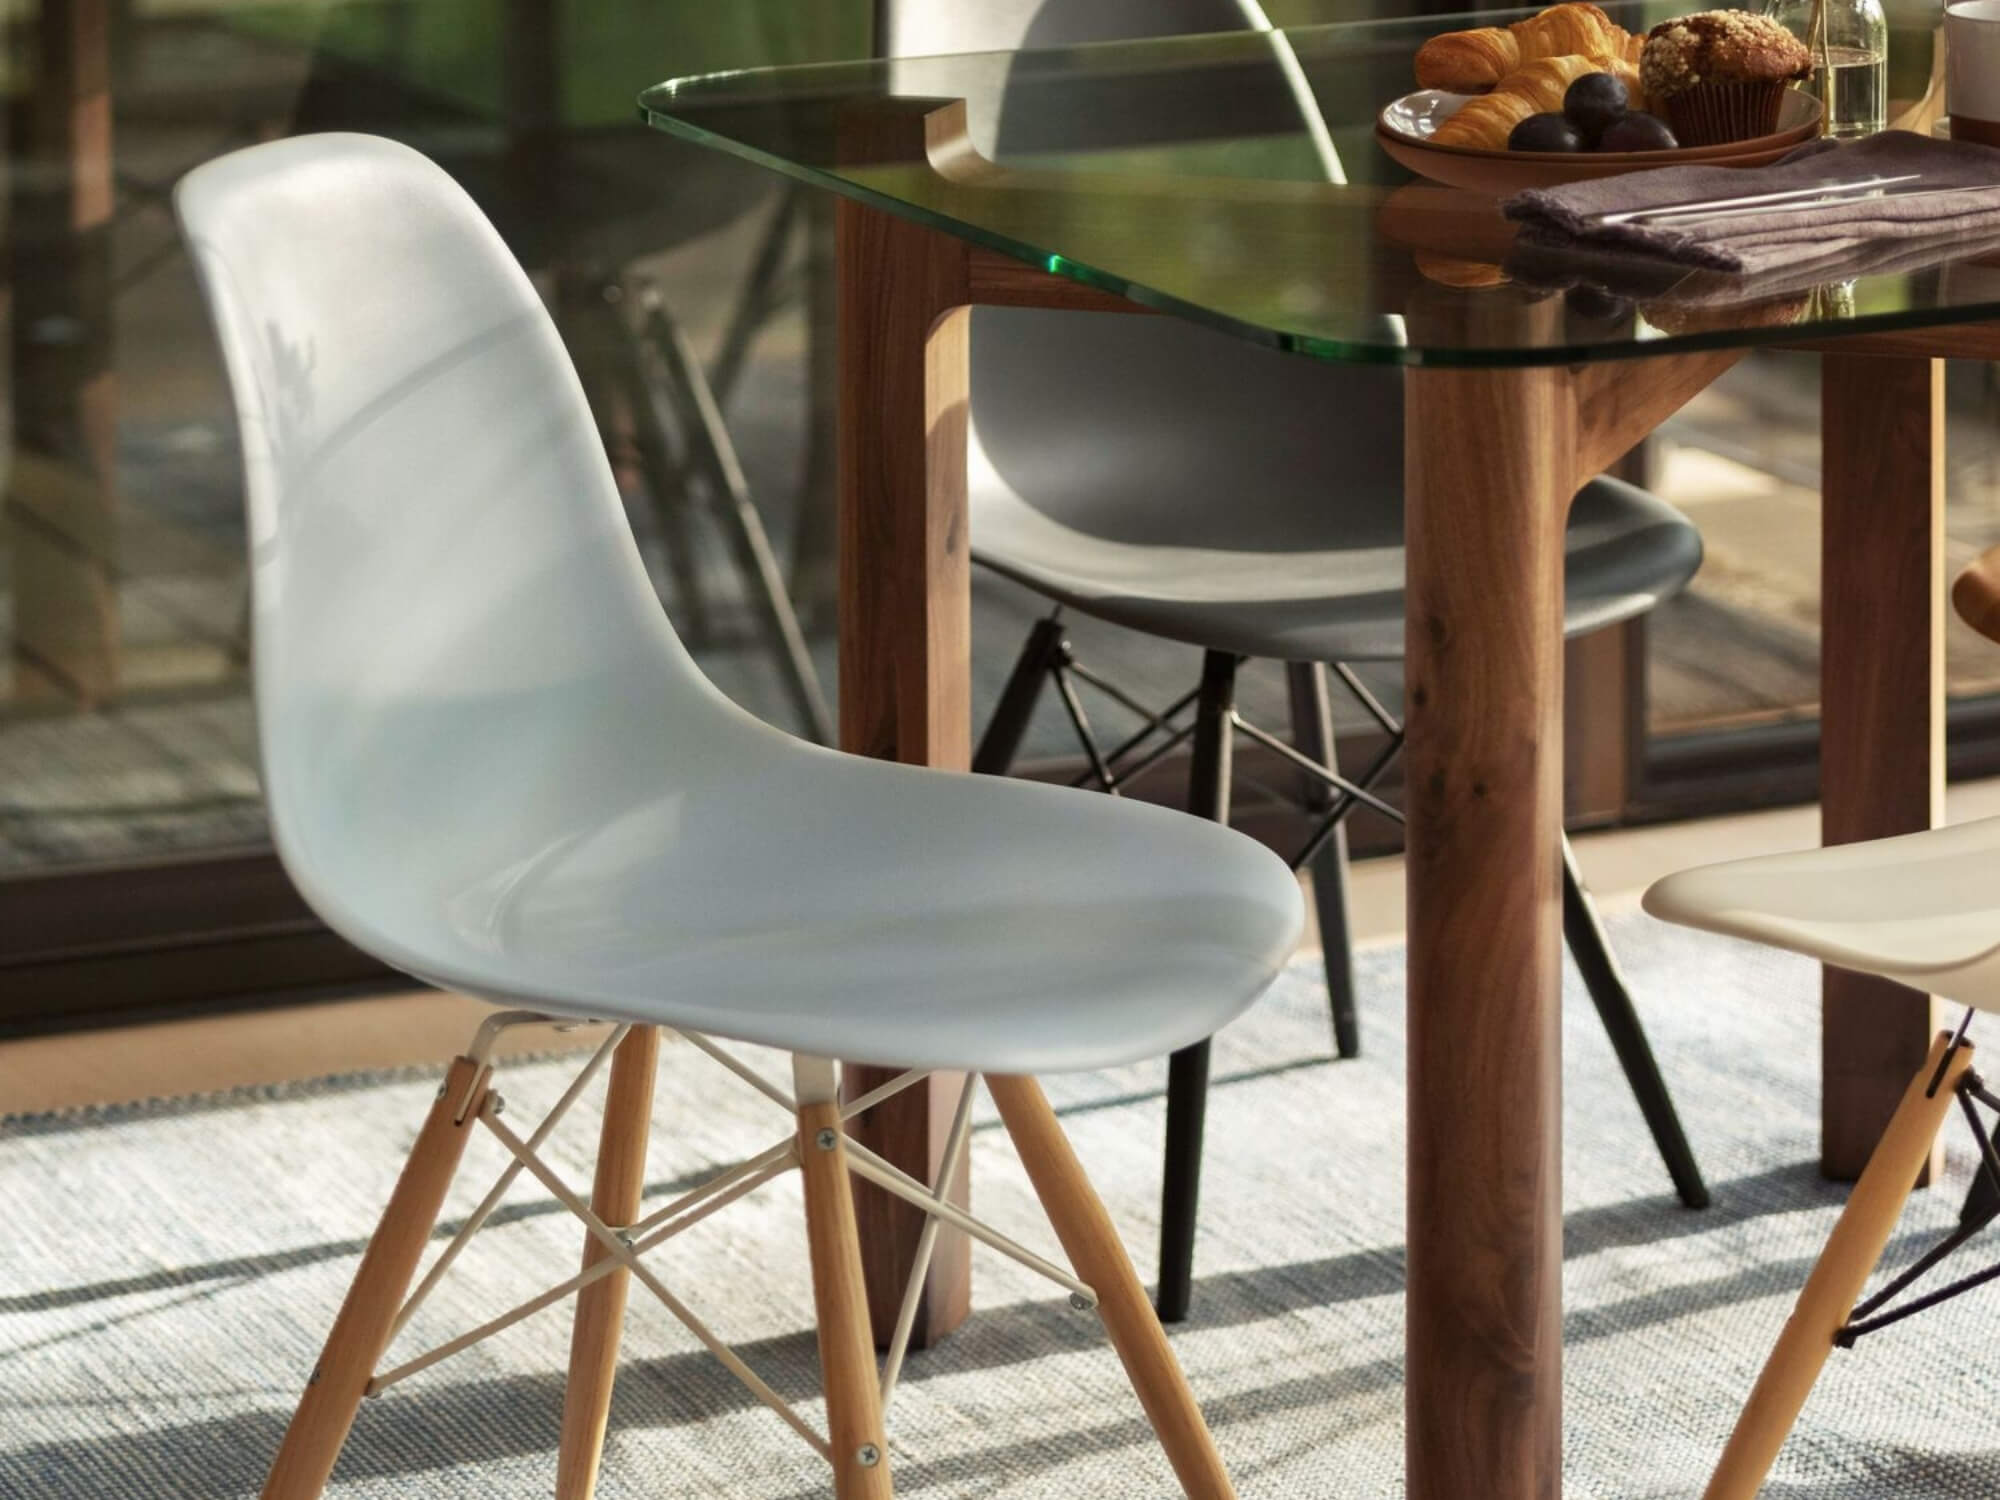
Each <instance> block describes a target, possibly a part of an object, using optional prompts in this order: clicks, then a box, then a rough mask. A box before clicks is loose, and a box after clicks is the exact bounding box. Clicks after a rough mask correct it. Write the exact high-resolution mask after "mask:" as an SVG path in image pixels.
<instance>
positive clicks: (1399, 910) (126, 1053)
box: [0, 780, 2000, 1115]
mask: <svg viewBox="0 0 2000 1500" xmlns="http://www.w3.org/2000/svg"><path fill="white" fill-rule="evenodd" d="M1948 801H1949V806H1948V813H1949V817H1950V819H1951V821H1953V822H1963V821H1965V820H1967V819H1971V818H1982V817H1993V816H2000V780H1992V781H1979V782H1970V783H1965V784H1962V785H1958V786H1954V787H1952V788H1951V791H1950V794H1949V799H1948ZM1818 836H1819V816H1818V809H1816V808H1813V807H1793V808H1780V809H1776V810H1774V811H1769V812H1759V813H1747V814H1738V815H1734V816H1731V817H1727V818H1715V819H1704V820H1700V821H1695V822H1687V823H1669V824H1661V825H1658V826H1655V827H1648V828H1633V829H1615V830H1611V831H1608V832H1600V833H1592V834H1586V835H1583V836H1581V837H1579V838H1578V839H1577V841H1576V849H1577V856H1578V858H1579V860H1580V861H1581V862H1582V865H1583V871H1584V879H1585V880H1586V881H1587V882H1588V884H1589V886H1590V888H1591V890H1592V891H1593V892H1594V893H1595V895H1596V897H1597V900H1598V903H1599V905H1600V907H1601V908H1602V909H1603V910H1604V911H1605V913H1606V914H1607V915H1617V914H1619V913H1621V912H1625V911H1629V910H1631V909H1633V908H1634V907H1636V906H1637V904H1638V901H1639V897H1640V895H1641V893H1642V892H1643V891H1644V890H1645V888H1646V887H1647V886H1648V885H1650V884H1651V883H1652V882H1653V881H1655V880H1657V879H1659V878H1660V877H1661V876H1662V875H1665V874H1668V873H1670V872H1671V871H1674V870H1678V869H1683V868H1686V867H1687V866H1689V865H1695V864H1701V863H1704V862H1708V861H1712V860H1717V859H1729V858H1733V857H1738V856H1742V855H1750V854H1761V853H1767V852H1771V851H1775V850H1780V849H1799V848H1806V847H1809V846H1811V845H1812V844H1813V843H1814V842H1815V841H1816V840H1817V838H1818ZM1350 901H1351V904H1352V905H1351V910H1352V916H1353V922H1354V931H1355V935H1356V943H1357V946H1358V947H1372V946H1379V945H1381V944H1384V943H1394V942H1400V941H1401V939H1402V935H1403V861H1402V860H1401V858H1399V857H1398V858H1382V859H1370V860H1363V861H1360V862H1359V863H1357V864H1356V865H1355V866H1354V869H1353V873H1352V880H1351V884H1350ZM1308 910H1309V911H1310V905H1308ZM1302 947H1303V948H1305V949H1311V950H1314V951H1317V948H1318V937H1317V935H1316V934H1315V933H1314V932H1312V931H1311V930H1310V929H1309V930H1308V931H1307V933H1306V936H1305V940H1304V942H1303V944H1302ZM487 1009H488V1008H487V1007H486V1006H485V1005H483V1004H482V1003H481V1002H479V1001H476V1000H472V999H468V998H467V997H465V996H462V995H449V994H441V993H439V992H437V991H434V990H419V991H411V992H406V993H396V994H383V995H362V996H355V997H351V998H347V999H340V1000H328V1001H322V1002H320V1003H317V1004H313V1005H302V1006H287V1007H284V1008H281V1009H274V1010H270V1011H262V1012H258V1011H252V1012H248V1013H244V1014H239V1015H228V1016H213V1017H200V1018H194V1019H188V1020H179V1021H168V1022H161V1023H157V1024H154V1025H147V1026H132V1027H122V1028H114V1029H110V1030H105V1031H93V1032H87V1033H82V1034H78V1035H69V1036H51V1037H35V1038H29V1039H25V1040H18V1041H0V1115H6V1114H35V1113H40V1112H43V1111H47V1110H64V1109H74V1108H81V1107H86V1106H90V1105H99V1104H122V1103H129V1102H132V1101H136V1100H141V1099H152V1098H168V1097H177V1096H180V1095H187V1094H206V1093H212V1092H215V1091H218V1090H222V1089H229V1088H237V1087H241V1086H244V1085H257V1084H275V1083H285V1082H291V1081H294V1080H298V1079H304V1078H315V1077H323V1076H329V1075H335V1074H346V1073H357V1072H366V1071H372V1070H377V1069H382V1068H391V1067H398V1066H402V1065H406V1064H422V1063H440V1064H441V1063H443V1062H444V1061H445V1060H447V1059H448V1058H450V1057H451V1056H452V1055H453V1054H454V1053H455V1052H457V1051H458V1049H459V1048H460V1047H462V1046H463V1045H464V1043H465V1040H466V1038H467V1037H468V1036H469V1035H470V1034H471V1032H472V1030H473V1028H474V1027H476V1026H477V1025H478V1024H479V1019H480V1018H481V1017H482V1016H483V1015H485V1014H486V1013H487ZM595 1035H597V1033H596V1032H595V1030H594V1029H592V1028H588V1027H585V1028H579V1029H578V1031H577V1032H576V1033H574V1034H573V1036H572V1038H571V1039H572V1040H573V1041H574V1042H575V1044H576V1045H577V1046H579V1047H582V1046H585V1045H589V1044H590V1043H591V1040H592V1038H593V1037H594V1036H595ZM512 1045H513V1046H514V1047H517V1048H527V1047H533V1048H535V1049H537V1050H542V1051H546V1050H547V1049H548V1040H547V1037H546V1035H545V1034H544V1035H543V1036H542V1037H540V1038H539V1039H538V1040H528V1041H521V1042H517V1043H514V1044H512ZM501 1051H502V1055H506V1053H507V1051H508V1046H507V1045H506V1044H504V1043H503V1047H502V1049H501Z"/></svg>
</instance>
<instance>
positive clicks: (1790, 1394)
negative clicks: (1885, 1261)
mask: <svg viewBox="0 0 2000 1500" xmlns="http://www.w3.org/2000/svg"><path fill="white" fill-rule="evenodd" d="M1950 1042H1951V1037H1950V1034H1949V1033H1940V1034H1939V1035H1938V1036H1937V1037H1936V1038H1935V1039H1934V1040H1933V1041H1932V1043H1931V1048H1930V1052H1929V1054H1928V1055H1927V1056H1926V1057H1925V1059H1924V1062H1923V1065H1922V1066H1921V1067H1919V1068H1918V1069H1917V1071H1916V1073H1915V1075H1914V1076H1913V1077H1911V1079H1910V1080H1909V1083H1908V1085H1907V1087H1906V1088H1905V1089H1904V1090H1903V1096H1902V1098H1901V1100H1900V1101H1899V1102H1898V1104H1897V1106H1896V1112H1895V1116H1894V1118H1893V1119H1891V1121H1890V1122H1889V1128H1888V1129H1887V1130H1886V1131H1885V1132H1884V1133H1883V1136H1882V1139H1881V1142H1880V1144H1879V1145H1877V1147H1876V1148H1875V1152H1874V1155H1872V1156H1871V1157H1870V1158H1869V1160H1868V1166H1867V1169H1866V1170H1865V1171H1863V1172H1862V1174H1861V1180H1860V1181H1859V1182H1857V1183H1856V1184H1855V1185H1854V1191H1853V1193H1852V1194H1850V1195H1849V1197H1848V1200H1847V1207H1846V1208H1844V1209H1843V1210H1841V1215H1840V1219H1839V1222H1838V1223H1836V1224H1835V1225H1834V1226H1833V1233H1832V1234H1831V1235H1830V1236H1828V1238H1827V1242H1826V1248H1825V1249H1823V1250H1822V1251H1820V1256H1819V1260H1818V1261H1817V1262H1816V1263H1815V1264H1814V1266H1813V1270H1812V1275H1811V1276H1809V1277H1808V1278H1807V1279H1806V1284H1805V1289H1804V1290H1803V1291H1801V1292H1800V1293H1799V1300H1798V1305H1797V1306H1796V1307H1795V1308H1794V1309H1793V1310H1792V1315H1791V1317H1790V1319H1788V1320H1787V1321H1786V1323H1785V1328H1784V1332H1783V1333H1781V1334H1779V1335H1778V1342H1777V1346H1776V1347H1775V1348H1773V1349H1772V1351H1771V1357H1770V1359H1769V1360H1768V1361H1766V1363H1765V1365H1764V1370H1763V1373H1762V1374H1761V1375H1759V1376H1758V1378H1757V1384H1756V1387H1755V1388H1754V1389H1753V1390H1752V1391H1751V1393H1750V1399H1749V1401H1748V1402H1747V1403H1746V1404H1745V1405H1744V1408H1743V1414H1742V1416H1741V1417H1740V1418H1738V1420H1737V1423H1736V1430H1735V1431H1734V1432H1733V1433H1731V1434H1730V1438H1729V1443H1728V1446H1727V1447H1725V1448H1724V1449H1723V1452H1722V1459H1721V1462H1720V1463H1718V1464H1717V1465H1716V1469H1715V1473H1714V1475H1713V1477H1711V1478H1710V1480H1709V1483H1708V1488H1707V1490H1706V1491H1704V1500H1756V1495H1757V1491H1758V1490H1759V1489H1760V1488H1762V1487H1763V1483H1764V1479H1765V1476H1766V1475H1768V1474H1769V1473H1770V1472H1771V1465H1772V1464H1773V1463H1774V1462H1776V1461H1777V1457H1778V1450H1779V1449H1780V1448H1782V1447H1783V1446H1784V1443H1785V1438H1786V1436H1787V1435H1788V1434H1789V1433H1790V1432H1791V1430H1792V1425H1793V1424H1794V1423H1795V1422H1797V1421H1798V1418H1799V1412H1800V1411H1801V1410H1802V1409H1803V1408H1804V1406H1805V1404H1806V1397H1807V1396H1809V1395H1810V1394H1811V1393H1812V1388H1813V1383H1814V1382H1815V1381H1817V1380H1818V1379H1819V1373H1820V1371H1821V1369H1822V1368H1824V1367H1825V1365H1826V1361H1827V1356H1828V1355H1830V1354H1832V1353H1833V1348H1834V1344H1833V1337H1834V1335H1835V1334H1836V1333H1838V1332H1839V1331H1840V1329H1841V1328H1842V1327H1843V1326H1844V1325H1845V1324H1846V1322H1847V1320H1848V1318H1849V1316H1850V1315H1851V1314H1852V1313H1853V1311H1854V1305H1855V1303H1857V1302H1858V1301H1860V1299H1861V1293H1862V1290H1863V1288H1865V1287H1866V1286H1867V1284H1868V1277H1869V1275H1870V1274H1871V1273H1872V1272H1873V1271H1874V1269H1875V1266H1876V1263H1877V1262H1879V1261H1880V1260H1881V1259H1882V1251H1883V1249H1884V1247H1885V1246H1887V1245H1888V1243H1889V1236H1890V1234H1891V1233H1893V1232H1894V1230H1895V1228H1896V1221H1897V1220H1898V1219H1899V1218H1900V1217H1901V1216H1902V1212H1903V1205H1904V1203H1906V1202H1907V1201H1908V1199H1909V1196H1910V1189H1911V1187H1912V1185H1914V1184H1915V1182H1916V1180H1917V1174H1918V1173H1919V1172H1921V1171H1923V1170H1924V1169H1925V1168H1926V1167H1927V1165H1928V1164H1929V1162H1930V1159H1931V1157H1932V1155H1933V1153H1934V1151H1935V1150H1936V1145H1937V1141H1938V1139H1939V1136H1940V1133H1941V1127H1942V1126H1943V1124H1944V1117H1945V1115H1946V1114H1947V1113H1948V1112H1949V1111H1950V1109H1951V1107H1952V1103H1953V1097H1954V1090H1955V1089H1956V1088H1957V1085H1958V1081H1959V1079H1960V1078H1961V1077H1963V1076H1964V1074H1965V1070H1966V1069H1967V1068H1968V1067H1970V1066H1971V1065H1972V1048H1971V1047H1970V1046H1964V1047H1960V1048H1959V1049H1958V1051H1957V1053H1955V1054H1954V1055H1953V1057H1952V1059H1951V1063H1950V1066H1949V1067H1948V1068H1947V1069H1946V1070H1945V1073H1944V1080H1943V1082H1942V1084H1940V1086H1939V1087H1937V1088H1936V1089H1932V1088H1931V1080H1932V1079H1934V1078H1936V1077H1937V1076H1938V1066H1939V1064H1940V1063H1941V1062H1943V1060H1944V1054H1945V1049H1946V1048H1947V1047H1948V1046H1949V1045H1950Z"/></svg>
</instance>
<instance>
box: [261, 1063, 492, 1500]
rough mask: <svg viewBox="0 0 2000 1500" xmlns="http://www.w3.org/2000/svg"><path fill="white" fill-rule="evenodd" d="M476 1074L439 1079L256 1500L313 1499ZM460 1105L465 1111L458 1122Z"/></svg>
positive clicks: (429, 1208) (469, 1113)
mask: <svg viewBox="0 0 2000 1500" xmlns="http://www.w3.org/2000/svg"><path fill="white" fill-rule="evenodd" d="M483 1071H484V1069H483V1068H482V1066H481V1065H480V1064H478V1063H475V1062H474V1061H473V1060H472V1059H471V1058H467V1057H461V1058H459V1059H458V1060H457V1061H456V1062H454V1063H453V1064H452V1065H451V1071H450V1072H449V1073H448V1074H446V1075H445V1082H444V1087H443V1088H442V1089H441V1090H439V1092H438V1096H437V1102H436V1103H434V1104H433V1105H432V1106H431V1112H430V1115H429V1117H428V1118H426V1119H425V1121H424V1125H423V1129H422V1130H421V1131H419V1132H418V1134H417V1142H416V1145H415V1146H413V1147H412V1148H411V1149H410V1159H409V1161H408V1162H406V1163H405V1164H404V1166H403V1173H402V1176H401V1177H399V1178H398V1179H397V1180H396V1190H395V1192H393V1193H391V1194H390V1196H389V1204H388V1207H387V1208H385V1209H383V1211H382V1220H381V1223H380V1224H378V1225H377V1226H376V1229H375V1234H374V1237H373V1238H372V1239H370V1240H369V1242H368V1249H367V1250H366V1251H365V1252H364V1253H363V1255H362V1257H361V1265H360V1267H359V1268H358V1269H357V1270H356V1271H355V1273H354V1282H353V1284H352V1285H351V1286H350V1287H349V1288H348V1291H347V1300H346V1301H344V1302H342V1303H341V1305H340V1314H339V1316H337V1317H336V1318H335V1319H334V1320H333V1331H332V1332H331V1333H330V1334H328V1335H327V1340H326V1348H325V1350H324V1351H323V1352H322V1353H321V1354H320V1357H319V1363H318V1364H317V1365H315V1366H314V1367H313V1373H312V1378H311V1379H310V1380H309V1381H308V1382H307V1384H306V1391H305V1395H304V1396H303V1397H302V1398H301V1399H300V1401H299V1406H298V1410H297V1411H296V1412H295V1413H293V1416H292V1422H291V1425H290V1426H289V1427H288V1428H286V1429H285V1439H284V1442H283V1443H281V1444H280V1445H279V1448H278V1455H277V1457H276V1458H275V1459H274V1460H273V1461H272V1464H271V1472H270V1475H269V1477H268V1478H266V1479H265V1481H264V1489H263V1500H315V1497H316V1496H318V1495H319V1493H320V1491H322V1490H323V1489H325V1488H326V1481H327V1476H328V1475H330V1474H331V1473H332V1472H333V1465H334V1460H335V1459H337V1458H338V1457H339V1456H340V1449H341V1445H342V1444H344V1443H345V1442H346V1441H347V1432H348V1429H349V1428H350V1427H352V1426H353V1425H354V1413H355V1411H356V1410H357V1409H358V1408H359V1407H360V1405H361V1398H362V1396H363V1395H364V1394H365V1393H366V1391H367V1389H368V1382H369V1380H370V1379H371V1378H372V1377H373V1376H374V1374H375V1363H376V1361H377V1360H379V1359H380V1358H381V1357H382V1350H383V1348H384V1346H385V1345H387V1343H388V1341H389V1331H390V1329H391V1328H392V1327H393V1326H394V1324H395V1319H396V1314H397V1312H398V1311H399V1310H400V1309H401V1307H402V1302H403V1297H404V1295H405V1294H406V1293H407V1292H408V1291H409V1287H410V1278H411V1277H412V1276H413V1275H414V1274H415V1272H416V1269H417V1262H418V1261H419V1260H420V1259H422V1257H423V1253H424V1245H425V1243H426V1241H428V1240H429V1239H430V1234H431V1229H432V1228H433V1226H435V1225H436V1223H437V1216H438V1208H439V1206H440V1205H441V1204H442V1203H443V1202H444V1195H445V1191H446V1190H447V1189H448V1188H449V1187H450V1186H451V1180H452V1177H453V1176H454V1174H455V1173H456V1172H457V1171H458V1162H459V1158H460V1157H461V1156H462V1155H463V1154H464V1152H465V1143H466V1140H467V1139H468V1138H469V1137H470V1136H471V1134H472V1122H473V1120H474V1119H475V1117H476V1116H477V1115H478V1113H479V1108H480V1106H481V1105H482V1104H483V1103H484V1102H485V1098H486V1086H485V1084H484V1082H483V1081H481V1074H482V1073H483ZM475 1083H477V1088H476V1089H475V1087H474V1085H475ZM468 1097H469V1098H470V1101H471V1103H470V1108H467V1109H465V1110H464V1113H463V1114H461V1113H460V1110H461V1107H462V1106H464V1105H465V1104H466V1102H467V1099H468Z"/></svg>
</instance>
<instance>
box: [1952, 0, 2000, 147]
mask: <svg viewBox="0 0 2000 1500" xmlns="http://www.w3.org/2000/svg"><path fill="white" fill-rule="evenodd" d="M1944 45H1945V108H1946V109H1947V110H1948V111H1950V113H1951V133H1952V136H1953V137H1954V138H1955V139H1958V140H1971V141H1979V142H1982V143H1984V144H1985V145H1988V146H2000V0H1957V3H1956V4H1952V5H1947V6H1946V7H1945V12H1944Z"/></svg>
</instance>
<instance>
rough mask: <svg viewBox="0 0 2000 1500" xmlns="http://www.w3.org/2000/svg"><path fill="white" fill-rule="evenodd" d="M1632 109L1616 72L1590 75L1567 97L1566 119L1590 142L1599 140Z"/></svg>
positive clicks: (1574, 84)
mask: <svg viewBox="0 0 2000 1500" xmlns="http://www.w3.org/2000/svg"><path fill="white" fill-rule="evenodd" d="M1631 106H1632V96H1631V95H1630V94H1629V93H1627V92H1626V90H1625V83H1624V80H1623V79H1621V78H1619V77H1618V76H1617V75H1616V74H1615V73H1586V74H1584V75H1583V77H1581V78H1579V79H1577V81H1576V82H1575V83H1572V84H1571V85H1570V86H1569V90H1568V92H1567V93H1565V94H1564V95H1563V109H1562V112H1563V118H1564V119H1566V120H1568V121H1569V122H1570V124H1572V125H1574V126H1575V127H1576V128H1577V129H1578V130H1581V131H1582V132H1583V138H1584V139H1585V140H1586V141H1591V142H1595V141H1596V139H1597V138H1598V137H1599V136H1601V135H1602V134H1604V132H1605V131H1607V130H1609V129H1610V128H1611V127H1612V126H1613V125H1615V124H1617V123H1618V122H1619V120H1621V119H1623V118H1624V116H1625V112H1626V110H1628V109H1630V108H1631Z"/></svg>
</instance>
